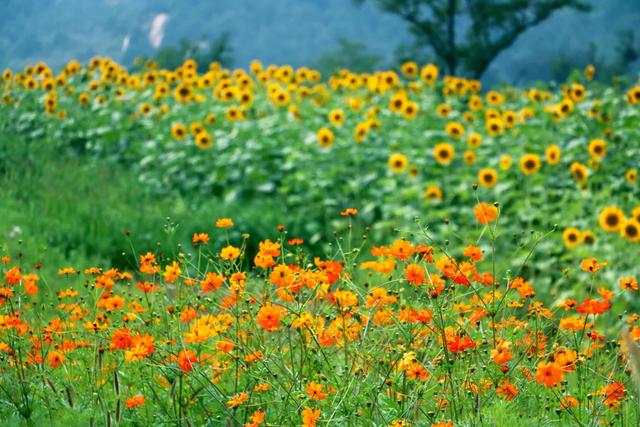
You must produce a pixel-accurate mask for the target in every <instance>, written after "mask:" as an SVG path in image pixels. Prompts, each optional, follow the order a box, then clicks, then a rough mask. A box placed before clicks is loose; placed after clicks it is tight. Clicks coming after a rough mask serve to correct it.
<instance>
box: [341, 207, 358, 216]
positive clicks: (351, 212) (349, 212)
mask: <svg viewBox="0 0 640 427" xmlns="http://www.w3.org/2000/svg"><path fill="white" fill-rule="evenodd" d="M357 213H358V209H356V208H347V209H345V210H343V211H342V212H340V215H342V216H350V215H356V214H357Z"/></svg>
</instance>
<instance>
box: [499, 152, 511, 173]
mask: <svg viewBox="0 0 640 427" xmlns="http://www.w3.org/2000/svg"><path fill="white" fill-rule="evenodd" d="M512 164H513V159H512V158H511V156H510V155H508V154H505V155H503V156H502V157H500V169H502V170H503V171H506V170H508V169H510V168H511V165H512Z"/></svg>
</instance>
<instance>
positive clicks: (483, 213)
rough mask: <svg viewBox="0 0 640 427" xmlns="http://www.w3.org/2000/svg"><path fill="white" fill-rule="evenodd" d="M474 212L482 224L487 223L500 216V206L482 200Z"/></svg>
mask: <svg viewBox="0 0 640 427" xmlns="http://www.w3.org/2000/svg"><path fill="white" fill-rule="evenodd" d="M473 213H474V214H475V216H476V219H477V220H478V222H479V223H480V224H482V225H487V224H489V223H490V222H493V221H495V219H496V218H497V217H498V208H496V207H495V206H493V205H490V204H489V203H485V202H480V203H478V204H477V205H476V206H475V207H474V208H473Z"/></svg>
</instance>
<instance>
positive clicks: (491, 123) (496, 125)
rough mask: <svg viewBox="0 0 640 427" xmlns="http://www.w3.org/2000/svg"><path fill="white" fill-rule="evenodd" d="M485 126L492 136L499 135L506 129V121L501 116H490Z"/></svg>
mask: <svg viewBox="0 0 640 427" xmlns="http://www.w3.org/2000/svg"><path fill="white" fill-rule="evenodd" d="M485 127H486V129H487V133H488V134H489V135H491V136H498V135H500V134H501V133H502V131H503V130H504V123H503V122H502V120H500V119H499V118H488V119H487V121H486V123H485Z"/></svg>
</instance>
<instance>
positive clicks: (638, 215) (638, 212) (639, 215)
mask: <svg viewBox="0 0 640 427" xmlns="http://www.w3.org/2000/svg"><path fill="white" fill-rule="evenodd" d="M631 218H633V219H635V220H636V221H638V222H640V206H638V207H636V208H635V209H634V210H632V211H631Z"/></svg>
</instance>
